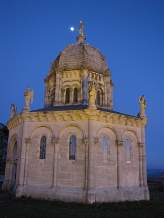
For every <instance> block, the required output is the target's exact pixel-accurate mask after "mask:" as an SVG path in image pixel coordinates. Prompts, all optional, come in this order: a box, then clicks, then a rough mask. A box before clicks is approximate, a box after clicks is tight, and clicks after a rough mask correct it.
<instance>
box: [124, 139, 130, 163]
mask: <svg viewBox="0 0 164 218" xmlns="http://www.w3.org/2000/svg"><path fill="white" fill-rule="evenodd" d="M124 147H125V159H126V162H127V163H130V162H131V161H132V140H131V139H130V138H125V139H124Z"/></svg>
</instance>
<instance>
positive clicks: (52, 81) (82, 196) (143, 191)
mask: <svg viewBox="0 0 164 218" xmlns="http://www.w3.org/2000/svg"><path fill="white" fill-rule="evenodd" d="M84 51H85V52H86V53H85V52H84ZM77 53H78V56H76V55H77ZM69 54H70V56H69ZM88 60H89V61H88ZM71 66H72V68H71ZM106 66H107V65H106V63H105V60H104V58H103V56H102V55H101V54H100V52H99V51H98V50H97V49H94V48H92V47H90V46H89V45H88V44H86V43H85V35H84V32H83V29H82V23H81V27H80V31H79V36H78V40H77V43H76V44H75V45H73V46H72V50H70V47H69V49H68V48H66V49H65V50H64V51H63V52H62V54H60V55H59V56H58V57H57V59H56V60H55V61H54V64H53V66H52V68H51V70H50V72H49V74H48V76H47V78H46V79H45V106H44V108H42V109H38V110H34V111H30V102H31V98H32V96H33V92H32V91H31V90H27V91H26V92H25V109H24V110H23V112H22V113H19V114H17V113H16V114H14V116H12V117H11V119H10V120H9V122H8V128H9V144H8V145H9V146H8V155H7V165H6V176H5V182H4V185H3V188H4V189H6V190H11V189H12V190H13V191H14V192H15V193H16V196H18V197H20V196H30V197H34V198H45V199H59V200H63V201H76V202H85V203H93V202H113V201H125V200H130V201H132V200H148V199H149V191H148V188H147V177H146V176H147V175H146V154H145V130H144V129H145V125H146V122H147V118H146V115H145V113H144V112H145V107H146V101H145V99H144V96H142V98H140V101H139V102H140V108H141V109H140V113H139V115H138V116H131V115H126V114H122V113H118V112H115V111H113V103H112V102H113V100H112V88H113V83H112V79H111V73H110V70H109V69H108V68H107V67H106ZM76 68H77V69H76ZM79 68H80V69H79ZM141 115H142V116H141ZM43 137H44V138H43Z"/></svg>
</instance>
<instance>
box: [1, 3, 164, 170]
mask: <svg viewBox="0 0 164 218" xmlns="http://www.w3.org/2000/svg"><path fill="white" fill-rule="evenodd" d="M81 19H82V20H83V21H84V23H85V29H86V35H87V42H88V43H89V44H91V45H93V46H94V47H97V48H99V49H100V50H101V52H102V53H103V54H104V55H105V57H106V60H107V63H108V64H109V66H110V68H111V70H112V78H113V82H114V85H115V86H114V109H115V110H117V111H120V112H123V113H128V114H133V115H136V114H137V113H138V112H139V105H138V97H139V96H140V95H142V94H144V95H145V96H146V99H147V116H148V126H147V130H146V132H147V134H146V145H147V157H148V167H149V168H164V141H163V140H164V138H163V137H164V118H163V115H164V1H163V0H28V1H27V0H0V82H1V83H0V84H1V85H0V122H3V123H5V122H6V121H7V119H8V117H9V108H10V104H11V103H15V104H16V105H17V108H18V111H21V110H22V108H23V104H24V97H23V92H24V90H25V88H27V87H31V88H33V89H34V92H35V96H34V102H33V104H32V109H36V108H40V107H42V106H43V97H44V78H45V76H46V74H47V72H48V70H49V67H50V64H51V63H52V61H53V60H54V59H55V57H56V56H57V54H58V53H59V52H60V51H62V50H63V49H64V48H65V47H66V46H67V45H68V44H70V43H74V42H75V37H76V33H75V32H70V31H69V27H70V26H72V25H73V26H75V27H78V26H79V20H81Z"/></svg>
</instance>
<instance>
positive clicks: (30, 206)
mask: <svg viewBox="0 0 164 218" xmlns="http://www.w3.org/2000/svg"><path fill="white" fill-rule="evenodd" d="M0 196H1V197H0V218H14V217H15V218H38V217H39V218H63V217H65V218H69V217H71V218H141V217H142V218H164V201H163V200H151V201H140V202H123V203H104V204H92V205H85V204H78V203H63V202H57V201H45V200H34V199H30V198H21V199H15V198H13V197H12V196H9V195H6V194H0Z"/></svg>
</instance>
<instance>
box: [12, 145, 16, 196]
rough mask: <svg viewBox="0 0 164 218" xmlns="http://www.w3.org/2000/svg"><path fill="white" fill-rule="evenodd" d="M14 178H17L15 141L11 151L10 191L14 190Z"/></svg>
mask: <svg viewBox="0 0 164 218" xmlns="http://www.w3.org/2000/svg"><path fill="white" fill-rule="evenodd" d="M16 178H17V142H15V143H14V147H13V152H12V174H11V191H12V192H15V191H16Z"/></svg>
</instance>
